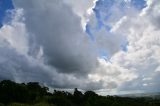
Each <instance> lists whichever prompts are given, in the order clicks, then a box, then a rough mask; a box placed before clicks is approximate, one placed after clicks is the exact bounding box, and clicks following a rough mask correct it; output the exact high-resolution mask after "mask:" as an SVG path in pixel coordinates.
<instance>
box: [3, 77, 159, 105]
mask: <svg viewBox="0 0 160 106" xmlns="http://www.w3.org/2000/svg"><path fill="white" fill-rule="evenodd" d="M0 106H160V99H155V98H129V97H118V96H100V95H97V94H96V93H95V92H93V91H86V92H85V93H84V94H83V93H82V92H80V91H78V90H77V89H75V91H74V93H73V94H71V93H69V92H64V91H56V90H55V91H54V92H53V93H50V92H48V88H47V87H44V86H40V85H39V83H37V82H30V83H27V84H25V83H21V84H18V83H15V82H13V81H10V80H3V81H1V82H0Z"/></svg>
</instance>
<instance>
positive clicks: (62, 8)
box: [14, 0, 97, 74]
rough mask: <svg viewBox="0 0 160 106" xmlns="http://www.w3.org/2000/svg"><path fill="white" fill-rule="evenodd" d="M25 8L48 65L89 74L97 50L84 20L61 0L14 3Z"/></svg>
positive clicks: (18, 0)
mask: <svg viewBox="0 0 160 106" xmlns="http://www.w3.org/2000/svg"><path fill="white" fill-rule="evenodd" d="M14 5H15V7H16V8H23V9H24V16H25V24H26V27H27V29H28V31H29V32H30V33H32V34H34V35H35V38H36V42H37V43H38V44H39V45H41V46H42V47H43V50H44V56H45V57H46V58H47V60H48V64H50V65H52V66H53V67H56V68H57V69H58V70H59V71H60V72H62V73H72V72H73V73H81V74H82V73H83V74H84V73H88V72H89V71H91V70H92V69H93V68H94V67H95V66H96V65H97V60H96V57H97V56H96V55H97V54H96V51H94V49H93V45H91V42H90V41H89V39H88V38H87V36H86V34H85V33H84V32H83V30H82V27H81V23H80V21H81V19H80V17H78V16H77V15H75V14H74V13H73V11H72V10H71V7H69V6H67V5H66V4H64V3H63V2H62V1H59V0H48V1H46V0H38V1H37V0H34V1H30V0H29V1H28V0H27V1H22V0H14Z"/></svg>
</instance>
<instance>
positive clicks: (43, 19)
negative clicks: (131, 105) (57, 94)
mask: <svg viewBox="0 0 160 106" xmlns="http://www.w3.org/2000/svg"><path fill="white" fill-rule="evenodd" d="M159 20H160V1H159V0H47V1H46V0H0V80H4V79H9V80H13V81H16V82H18V83H21V82H35V81H36V82H39V83H40V84H42V85H45V86H48V87H49V88H51V89H64V90H69V89H74V88H79V89H81V90H94V91H95V92H96V93H98V94H101V95H108V94H127V93H148V92H159V91H160V83H159V82H160V78H159V77H160V54H159V53H160V35H159V33H160V21H159Z"/></svg>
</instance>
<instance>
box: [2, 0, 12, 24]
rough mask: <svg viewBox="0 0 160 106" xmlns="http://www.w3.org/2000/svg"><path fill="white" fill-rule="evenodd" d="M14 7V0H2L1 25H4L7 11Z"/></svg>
mask: <svg viewBox="0 0 160 106" xmlns="http://www.w3.org/2000/svg"><path fill="white" fill-rule="evenodd" d="M13 8H14V7H13V4H12V0H0V27H1V26H2V23H3V20H4V17H5V15H6V11H7V10H11V9H13Z"/></svg>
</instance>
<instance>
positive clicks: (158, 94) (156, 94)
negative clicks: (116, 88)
mask: <svg viewBox="0 0 160 106" xmlns="http://www.w3.org/2000/svg"><path fill="white" fill-rule="evenodd" d="M119 96H120V97H151V98H157V99H160V92H150V93H135V94H125V95H119Z"/></svg>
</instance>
